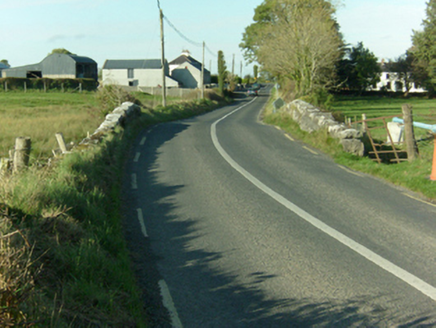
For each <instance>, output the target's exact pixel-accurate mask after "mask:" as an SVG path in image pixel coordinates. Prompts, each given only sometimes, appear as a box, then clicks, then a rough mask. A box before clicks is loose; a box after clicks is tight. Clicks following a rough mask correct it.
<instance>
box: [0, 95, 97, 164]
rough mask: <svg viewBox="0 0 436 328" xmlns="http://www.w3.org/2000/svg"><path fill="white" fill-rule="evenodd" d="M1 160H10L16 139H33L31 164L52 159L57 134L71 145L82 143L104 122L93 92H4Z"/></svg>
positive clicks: (0, 100) (1, 97)
mask: <svg viewBox="0 0 436 328" xmlns="http://www.w3.org/2000/svg"><path fill="white" fill-rule="evenodd" d="M0 119H1V124H0V126H1V128H0V157H9V150H10V149H13V147H14V142H15V138H17V137H20V136H28V137H30V138H31V139H32V152H31V163H33V162H35V161H36V160H38V159H41V158H47V157H49V156H51V153H52V149H57V148H59V146H58V145H57V142H56V138H55V134H56V133H57V132H62V133H63V135H64V138H65V141H66V142H67V143H69V142H75V143H77V142H80V141H81V139H83V138H84V137H85V136H86V134H87V132H88V131H89V132H91V133H92V132H93V131H94V130H95V129H96V128H97V127H98V125H99V124H100V123H101V121H102V115H101V114H100V113H99V110H98V102H97V100H96V98H95V94H94V93H93V92H84V93H81V94H77V93H75V94H72V93H55V92H51V93H42V92H27V93H23V92H7V93H0Z"/></svg>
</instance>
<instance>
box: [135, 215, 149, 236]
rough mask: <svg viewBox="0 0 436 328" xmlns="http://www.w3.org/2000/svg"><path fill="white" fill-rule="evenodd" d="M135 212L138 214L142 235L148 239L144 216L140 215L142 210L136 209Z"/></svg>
mask: <svg viewBox="0 0 436 328" xmlns="http://www.w3.org/2000/svg"><path fill="white" fill-rule="evenodd" d="M136 211H137V212H138V221H139V224H140V225H141V231H142V234H143V235H144V237H145V238H148V234H147V228H146V227H145V222H144V215H143V214H142V209H140V208H137V209H136Z"/></svg>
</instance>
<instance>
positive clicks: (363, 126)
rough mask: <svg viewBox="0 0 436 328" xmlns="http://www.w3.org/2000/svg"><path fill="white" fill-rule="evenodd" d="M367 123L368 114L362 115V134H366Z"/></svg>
mask: <svg viewBox="0 0 436 328" xmlns="http://www.w3.org/2000/svg"><path fill="white" fill-rule="evenodd" d="M365 121H366V114H362V132H364V133H365V132H366V124H365Z"/></svg>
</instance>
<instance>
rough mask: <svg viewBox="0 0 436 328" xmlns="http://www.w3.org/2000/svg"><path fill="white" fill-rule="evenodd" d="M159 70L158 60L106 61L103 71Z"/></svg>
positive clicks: (159, 61)
mask: <svg viewBox="0 0 436 328" xmlns="http://www.w3.org/2000/svg"><path fill="white" fill-rule="evenodd" d="M129 68H134V69H141V68H142V69H160V68H162V64H161V60H160V59H107V60H106V61H105V63H104V65H103V69H129Z"/></svg>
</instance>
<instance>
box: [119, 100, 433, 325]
mask: <svg viewBox="0 0 436 328" xmlns="http://www.w3.org/2000/svg"><path fill="white" fill-rule="evenodd" d="M264 93H265V92H264ZM266 101H267V96H266V95H262V93H261V96H259V97H257V98H255V99H252V98H247V99H241V100H239V101H238V102H236V103H235V104H233V105H231V106H227V107H225V108H222V109H219V110H216V111H214V112H211V113H208V114H206V115H202V116H199V117H196V118H193V119H189V120H185V121H179V122H174V123H169V124H162V125H158V126H155V127H153V128H152V129H150V130H148V131H144V132H143V133H142V134H141V135H140V136H139V137H138V140H137V142H136V144H135V145H134V146H133V148H132V152H131V158H130V160H129V163H128V165H127V167H126V183H125V188H124V189H125V190H124V198H125V209H124V213H125V216H126V224H125V225H126V238H127V240H128V242H129V246H130V248H131V250H132V256H133V259H134V265H135V267H136V269H137V275H138V277H139V281H140V283H141V287H142V288H143V290H144V303H145V307H146V311H148V312H149V315H150V316H151V318H152V320H153V322H152V325H153V326H156V327H167V326H168V327H169V326H183V327H312V326H316V327H392V326H401V327H415V326H420V327H426V326H428V327H433V326H436V288H435V287H436V207H434V206H432V205H431V204H426V203H424V202H422V201H420V200H419V199H418V200H417V199H414V198H413V197H415V196H414V195H413V194H411V193H408V192H406V191H404V190H402V189H400V188H396V187H394V186H391V185H389V184H387V183H384V182H382V181H380V180H378V179H374V178H372V177H370V176H367V175H364V174H361V173H357V172H353V171H351V170H348V169H346V168H343V167H340V166H338V165H337V164H335V163H334V162H333V161H332V160H331V159H329V158H328V157H327V156H325V155H323V154H322V153H320V152H319V151H317V150H315V149H311V148H309V147H307V146H305V145H304V144H302V143H300V142H298V141H293V140H291V139H290V138H289V137H288V136H286V135H285V134H284V133H283V132H282V131H280V130H277V129H276V128H274V127H272V126H267V125H263V124H262V123H261V122H259V119H258V117H259V114H260V113H261V109H262V107H263V106H264V104H265V102H266ZM241 106H244V107H242V108H240V107H241ZM167 309H169V310H167ZM168 313H169V314H168Z"/></svg>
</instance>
